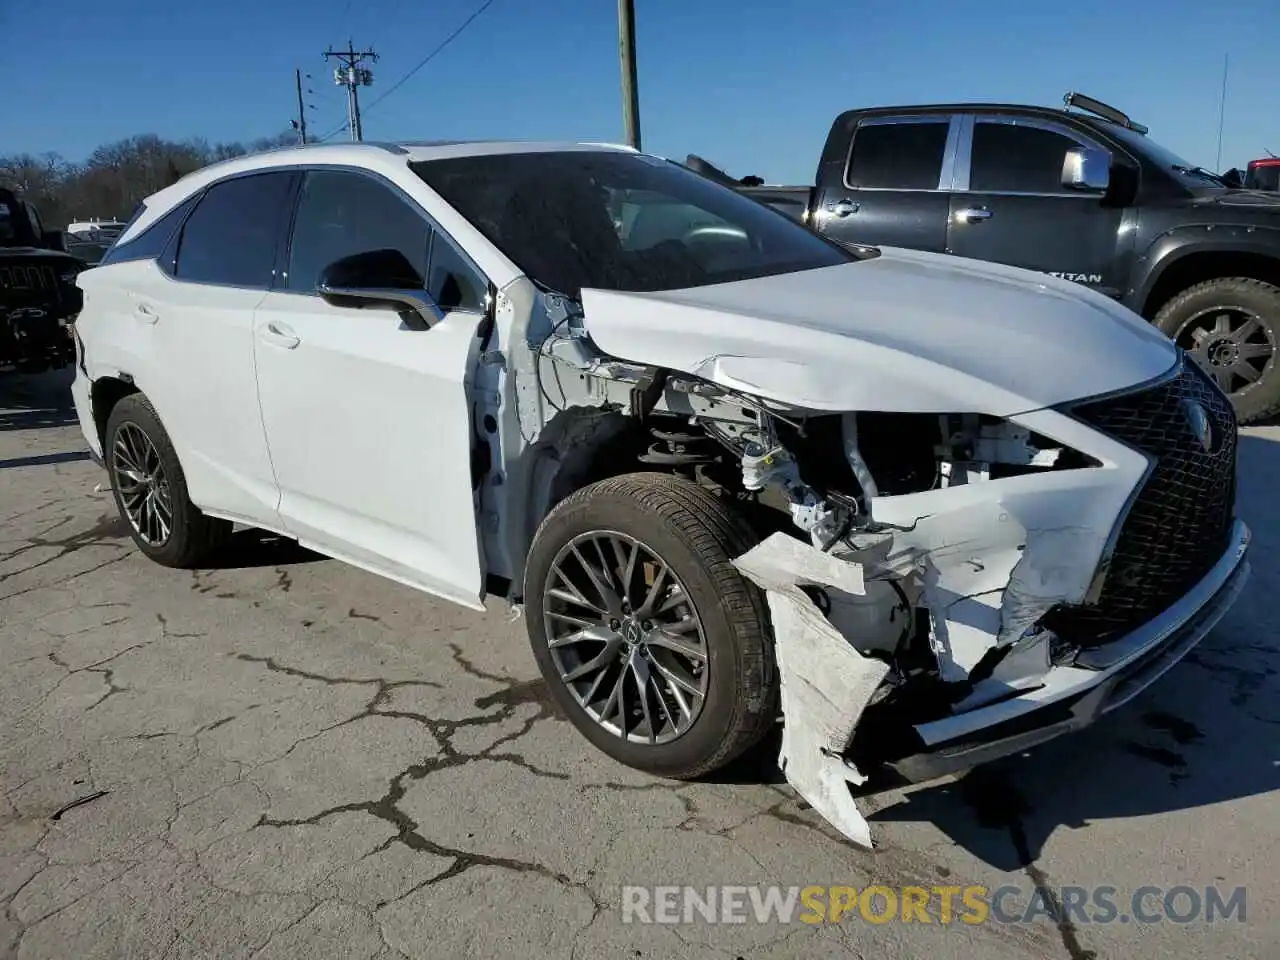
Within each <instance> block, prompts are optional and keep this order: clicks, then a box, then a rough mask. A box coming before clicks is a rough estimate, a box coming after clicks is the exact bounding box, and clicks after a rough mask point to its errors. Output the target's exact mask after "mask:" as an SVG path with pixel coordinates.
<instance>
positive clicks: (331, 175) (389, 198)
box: [284, 170, 431, 293]
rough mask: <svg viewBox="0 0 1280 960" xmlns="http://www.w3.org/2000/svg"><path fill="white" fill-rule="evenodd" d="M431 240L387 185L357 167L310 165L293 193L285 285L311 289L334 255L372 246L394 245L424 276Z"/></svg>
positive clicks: (425, 225) (413, 213)
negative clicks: (355, 169) (293, 213)
mask: <svg viewBox="0 0 1280 960" xmlns="http://www.w3.org/2000/svg"><path fill="white" fill-rule="evenodd" d="M430 240H431V226H430V224H428V223H427V221H426V219H425V218H424V217H423V216H422V215H421V214H420V213H418V212H417V211H416V210H414V209H413V208H412V207H411V206H409V204H408V203H407V202H405V200H403V199H402V198H401V197H399V196H398V195H396V194H395V193H394V192H393V191H392V190H391V188H390V187H387V186H385V185H384V184H382V183H379V182H378V181H377V180H374V179H373V178H372V177H366V176H363V175H361V174H358V173H349V172H346V171H341V170H313V171H311V172H309V173H308V174H307V178H306V180H304V181H303V184H302V194H301V196H300V197H299V199H298V213H297V216H296V217H295V218H294V222H293V242H292V244H291V245H290V249H289V270H288V274H287V275H286V277H285V284H284V286H285V288H286V289H288V290H294V291H298V292H308V293H309V292H311V291H314V290H315V289H316V284H317V282H318V281H319V278H320V272H321V271H322V270H324V268H325V267H327V266H328V265H329V264H331V263H333V261H335V260H338V259H340V258H342V257H346V256H350V255H351V254H353V253H367V252H368V251H371V250H399V251H400V252H401V253H403V254H404V255H405V258H406V259H407V260H408V261H409V263H410V264H412V265H413V269H414V271H415V272H416V273H417V275H418V276H419V277H425V276H426V272H427V251H428V248H429V245H430Z"/></svg>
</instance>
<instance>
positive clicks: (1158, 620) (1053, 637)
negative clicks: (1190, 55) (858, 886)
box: [73, 143, 1249, 843]
mask: <svg viewBox="0 0 1280 960" xmlns="http://www.w3.org/2000/svg"><path fill="white" fill-rule="evenodd" d="M79 283H80V286H81V287H82V289H83V290H84V294H85V305H84V310H83V312H82V313H81V315H80V320H79V322H78V323H77V324H76V328H75V329H76V334H77V336H78V338H79V342H78V345H77V346H78V373H77V377H76V380H75V384H74V388H73V390H74V395H75V402H76V407H77V410H78V412H79V417H80V422H81V426H82V429H83V431H84V434H85V437H86V440H87V441H88V444H89V446H90V448H91V449H92V450H93V452H94V453H95V455H98V456H100V457H101V458H103V459H104V460H105V465H106V468H107V470H108V471H109V473H110V476H111V480H112V485H113V488H114V491H115V497H116V500H117V503H118V505H119V508H120V511H121V513H122V515H123V516H124V517H125V518H126V519H127V520H128V522H129V525H130V528H131V530H132V531H133V537H134V540H135V541H136V543H137V545H138V547H139V549H140V550H141V551H142V552H143V553H145V554H146V555H147V556H149V557H151V558H152V559H154V560H156V561H158V562H160V563H162V564H166V565H171V566H186V565H190V564H194V563H196V562H198V561H199V560H201V559H202V558H204V557H206V556H208V555H209V554H210V552H211V551H213V550H214V549H216V548H217V547H218V545H219V544H221V543H222V542H224V541H225V540H226V538H227V537H228V535H229V534H230V532H231V529H232V524H233V523H241V524H248V525H251V526H254V527H260V528H263V529H267V530H272V531H276V532H278V533H281V534H284V535H286V536H288V537H292V538H296V539H297V540H298V541H300V542H301V543H303V544H305V545H307V546H309V547H312V548H314V549H316V550H318V551H320V552H322V553H326V554H328V555H331V556H333V557H337V558H339V559H342V560H345V561H347V562H349V563H352V564H355V565H356V566H359V567H362V568H364V569H367V570H371V571H374V572H376V573H379V574H382V575H384V576H387V577H390V578H392V579H395V580H398V581H401V582H403V583H406V584H409V585H411V586H414V587H417V588H419V589H421V590H425V591H427V592H429V593H432V594H435V595H437V596H441V597H445V598H448V599H450V600H453V601H455V602H457V603H460V604H464V605H466V606H469V607H472V608H474V609H477V610H479V609H482V602H483V600H484V599H485V597H486V595H487V594H489V593H496V594H498V595H501V596H505V597H508V598H510V599H511V600H513V601H517V602H522V603H523V605H524V609H525V613H526V619H527V625H528V630H529V635H530V638H531V641H532V645H533V652H534V655H535V657H536V659H537V662H538V665H539V667H540V669H541V670H542V673H543V675H544V677H545V678H546V682H547V684H548V685H549V688H550V691H551V693H552V695H553V696H554V697H555V699H556V701H557V703H558V704H559V705H560V707H561V708H562V709H563V710H564V711H565V713H566V714H567V715H568V717H569V718H570V719H571V720H572V721H573V723H574V724H575V725H576V726H577V728H578V729H579V730H580V731H581V732H582V733H583V734H584V735H585V736H586V737H587V738H588V739H590V740H591V741H592V742H593V743H594V744H595V745H596V746H598V747H599V748H600V749H602V750H604V751H605V752H606V753H608V754H609V755H610V756H612V757H614V758H616V759H617V760H619V761H621V762H623V763H625V764H629V765H631V766H634V767H637V768H640V769H644V770H648V771H651V772H653V773H657V774H661V775H666V776H672V777H695V776H698V775H700V774H703V773H706V772H707V771H709V770H712V769H714V768H716V767H718V766H721V765H723V764H724V763H726V762H728V761H729V760H730V759H732V758H733V757H735V756H737V755H738V754H740V753H742V752H743V751H744V750H746V749H747V748H748V747H750V746H751V745H753V744H754V743H756V742H757V741H758V740H759V739H760V738H761V737H762V735H763V734H764V733H765V732H766V731H767V730H768V729H769V728H770V727H771V726H772V725H773V724H774V723H775V722H776V721H777V719H778V717H779V712H781V714H782V717H783V719H784V736H783V748H782V758H781V761H782V764H783V767H784V769H785V771H786V774H787V777H788V779H789V780H790V781H791V783H792V784H793V785H794V786H795V787H796V789H797V790H798V791H799V792H800V793H801V794H802V795H803V796H804V797H805V798H806V799H808V800H809V802H810V803H812V804H813V805H814V807H815V808H816V809H818V810H819V811H820V812H822V813H823V814H824V815H825V816H827V817H828V818H829V819H830V820H831V821H832V822H833V823H834V824H836V825H837V826H838V827H839V828H840V829H841V830H843V831H844V832H845V833H846V834H847V835H849V836H850V837H853V838H854V839H857V840H859V841H860V842H863V843H869V842H870V840H869V834H868V830H867V825H866V823H865V822H864V821H863V820H862V818H861V817H860V816H859V815H858V812H857V810H856V808H855V807H854V804H853V801H852V799H851V793H850V790H849V787H848V785H849V784H850V783H855V784H856V783H860V782H862V781H863V779H864V777H866V776H867V775H870V774H872V773H874V772H875V771H877V770H881V769H885V768H894V769H896V770H897V771H898V772H899V773H901V774H903V775H905V776H907V777H910V778H914V779H920V778H927V777H932V776H934V775H937V774H940V773H945V772H948V771H952V770H956V769H959V768H962V767H964V766H968V765H971V764H973V763H977V762H981V761H983V760H987V759H990V758H993V757H996V756H1000V755H1003V754H1007V753H1010V752H1013V751H1017V750H1022V749H1024V748H1026V747H1027V746H1030V745H1031V744H1034V743H1037V742H1040V741H1042V740H1045V739H1047V738H1049V737H1051V736H1054V735H1056V734H1058V733H1062V732H1064V731H1066V730H1070V729H1074V728H1077V727H1080V726H1082V725H1084V724H1085V723H1087V722H1089V721H1090V720H1092V719H1094V718H1095V717H1097V716H1099V715H1101V714H1102V713H1104V712H1106V711H1108V710H1110V709H1112V708H1114V707H1116V706H1119V705H1120V704H1122V703H1124V702H1126V701H1127V700H1128V699H1129V698H1131V697H1132V696H1133V695H1134V694H1136V693H1137V692H1138V691H1139V690H1141V689H1142V688H1144V687H1145V686H1146V685H1147V684H1149V683H1151V682H1152V681H1153V680H1155V679H1156V678H1157V677H1158V676H1159V675H1160V674H1162V673H1163V672H1164V671H1165V670H1166V669H1168V667H1169V666H1171V665H1172V664H1173V663H1175V662H1176V661H1177V660H1178V659H1179V658H1180V657H1181V656H1182V655H1183V654H1185V653H1186V652H1187V651H1188V650H1189V649H1190V648H1191V647H1192V646H1193V645H1194V644H1195V643H1196V642H1197V641H1198V640H1199V639H1200V638H1201V637H1202V636H1203V635H1204V634H1205V632H1206V631H1207V630H1208V629H1209V628H1210V627H1211V626H1212V625H1213V624H1214V623H1215V622H1217V620H1218V619H1219V618H1221V617H1222V615H1223V614H1224V613H1225V612H1226V610H1227V608H1228V607H1229V606H1230V604H1231V603H1232V601H1233V600H1234V599H1235V597H1236V595H1237V593H1238V592H1239V590H1240V588H1241V586H1242V584H1243V582H1244V580H1245V578H1246V576H1247V572H1248V563H1247V561H1246V559H1245V553H1246V546H1247V543H1248V539H1249V534H1248V531H1247V529H1246V528H1245V527H1244V525H1243V524H1242V523H1240V522H1239V521H1238V520H1236V519H1235V517H1234V514H1233V509H1234V499H1235V498H1234V484H1235V447H1236V424H1235V420H1234V417H1233V414H1232V410H1231V406H1230V403H1229V402H1228V401H1227V399H1226V398H1225V397H1224V395H1223V394H1222V393H1221V391H1219V390H1218V389H1217V387H1215V386H1214V385H1213V383H1212V382H1211V381H1210V380H1208V379H1207V378H1206V377H1205V376H1204V375H1203V374H1202V373H1201V372H1200V371H1199V369H1198V368H1197V367H1196V366H1195V365H1194V364H1192V363H1189V362H1186V361H1185V360H1184V358H1183V356H1182V355H1181V353H1180V352H1179V350H1178V349H1177V348H1176V347H1175V346H1174V345H1173V344H1172V343H1171V342H1170V341H1169V340H1168V339H1166V338H1165V337H1164V336H1163V335H1162V334H1160V333H1159V332H1158V331H1155V330H1153V329H1152V328H1151V327H1150V326H1149V325H1148V324H1147V323H1145V322H1144V321H1143V320H1142V319H1141V318H1139V317H1137V316H1136V315H1134V314H1132V313H1131V312H1129V311H1128V310H1127V309H1125V308H1123V307H1121V306H1119V305H1117V304H1116V303H1114V302H1112V301H1110V300H1108V299H1107V298H1105V297H1103V296H1101V295H1099V294H1095V293H1092V292H1090V291H1088V290H1084V289H1082V288H1080V287H1079V286H1077V285H1074V284H1071V283H1069V282H1067V281H1059V280H1055V279H1052V278H1050V277H1047V276H1044V275H1041V274H1035V273H1029V272H1024V271H1020V270H1016V269H1012V268H1007V267H1001V266H996V265H993V264H988V263H980V262H977V261H965V260H958V259H954V258H948V257H942V256H937V255H931V254H925V253H915V252H909V251H903V250H890V249H883V250H881V249H875V248H862V247H859V248H853V249H849V248H846V247H843V246H840V245H837V244H835V243H832V242H830V241H828V240H825V239H823V238H821V237H819V236H816V235H815V234H813V233H811V232H810V231H808V230H807V229H805V228H804V227H802V226H801V225H799V224H798V223H795V222H793V221H791V220H789V219H788V218H787V217H785V216H783V215H782V214H779V213H776V212H774V211H772V210H770V209H768V208H767V207H765V206H763V205H761V204H758V203H756V202H755V201H753V200H750V199H748V198H746V197H743V196H740V195H739V194H737V193H735V192H734V191H733V190H731V189H729V188H727V187H724V186H721V185H719V184H717V183H713V182H712V181H710V180H708V179H704V178H702V177H700V176H698V175H697V174H695V173H692V172H691V171H689V170H687V169H684V168H683V167H681V166H679V165H677V164H673V163H669V162H667V161H665V160H661V159H658V158H655V157H651V156H646V155H643V154H640V153H636V152H634V151H631V150H628V149H626V148H621V147H610V146H602V145H590V144H568V145H555V144H549V145H548V144H502V143H481V144H434V145H424V144H402V145H376V144H358V145H355V144H353V145H341V146H318V147H302V148H295V149H287V150H281V151H277V152H274V153H268V154H259V155H256V156H252V157H245V158H239V159H236V160H232V161H228V162H226V163H222V164H217V165H214V166H211V167H207V168H205V169H203V170H201V171H199V172H197V173H194V174H192V175H190V176H187V177H185V178H184V179H183V180H181V181H179V182H178V183H177V184H175V185H174V186H172V187H169V188H167V189H165V190H163V191H161V192H160V193H158V194H156V195H155V196H153V197H151V198H150V199H148V200H147V201H146V203H145V205H144V207H143V208H142V209H141V210H140V212H139V213H138V214H137V216H136V217H135V219H134V220H133V222H132V223H131V224H130V225H129V227H128V229H127V230H126V231H125V233H124V234H123V235H122V236H121V238H120V241H119V242H118V243H117V244H116V245H115V247H114V248H113V249H112V250H111V251H110V253H109V254H108V255H107V257H106V258H105V259H104V260H103V263H102V265H101V266H100V267H98V268H97V269H94V270H92V271H89V272H87V273H85V274H83V275H82V276H81V277H80V280H79ZM406 641H407V642H419V641H417V640H414V639H412V638H406Z"/></svg>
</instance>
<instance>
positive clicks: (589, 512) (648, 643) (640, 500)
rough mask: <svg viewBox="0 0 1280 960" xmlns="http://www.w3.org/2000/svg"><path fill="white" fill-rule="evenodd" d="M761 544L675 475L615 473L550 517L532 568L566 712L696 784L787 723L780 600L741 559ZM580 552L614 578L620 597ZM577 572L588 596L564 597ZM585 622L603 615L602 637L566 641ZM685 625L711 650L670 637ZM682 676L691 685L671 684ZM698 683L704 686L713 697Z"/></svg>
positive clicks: (603, 738)
mask: <svg viewBox="0 0 1280 960" xmlns="http://www.w3.org/2000/svg"><path fill="white" fill-rule="evenodd" d="M754 542H755V537H754V536H753V535H752V534H751V532H750V530H749V529H748V528H747V527H746V526H745V524H744V523H743V522H742V521H741V520H740V519H739V518H738V517H737V516H736V515H735V514H734V513H733V512H732V510H731V509H730V508H729V506H728V505H726V504H725V503H724V502H723V501H721V500H719V499H717V498H716V497H714V496H712V495H711V494H710V493H708V492H707V491H706V490H704V489H703V488H702V487H700V486H698V485H697V484H696V483H693V482H691V481H689V480H683V479H679V478H676V477H670V476H666V475H664V474H645V473H638V474H628V475H625V476H621V477H614V478H612V479H608V480H602V481H600V482H599V483H595V484H592V485H591V486H588V487H584V488H583V489H582V490H579V491H578V492H577V493H575V494H573V495H572V496H570V497H569V498H567V499H566V500H564V501H563V502H561V503H560V504H559V505H558V506H557V507H556V508H555V509H554V510H552V511H551V513H550V514H549V515H548V516H547V518H546V519H545V520H544V521H543V523H542V525H541V527H540V528H539V529H538V532H537V535H536V536H535V537H534V541H533V546H532V547H531V549H530V552H529V560H528V564H527V566H526V571H525V585H524V586H525V589H524V598H525V610H526V620H527V624H528V631H529V639H530V642H531V643H532V646H533V655H534V658H535V659H536V660H537V662H538V668H539V669H540V670H541V671H542V676H543V678H544V679H545V680H546V682H547V685H548V687H549V688H550V691H551V695H552V697H553V698H554V699H555V701H556V703H557V704H558V706H559V707H560V709H561V710H562V711H563V712H564V714H565V715H566V716H567V717H568V718H569V720H570V721H571V722H572V723H573V724H574V726H575V727H577V728H578V730H579V732H581V733H582V734H583V735H584V736H585V737H586V738H587V739H588V740H590V741H591V742H592V743H593V744H595V746H596V747H598V748H599V749H600V750H602V751H603V752H604V753H606V754H608V755H609V756H610V757H612V758H613V759H615V760H617V761H619V762H620V763H623V764H626V765H627V766H629V767H634V768H636V769H639V770H644V771H646V772H648V773H654V774H657V775H660V776H666V777H674V778H678V779H687V778H692V777H697V776H700V775H702V774H705V773H707V772H709V771H711V770H715V769H717V768H718V767H722V766H724V765H725V764H727V763H728V762H730V761H731V760H733V759H734V758H735V757H737V756H739V755H740V754H742V753H743V752H744V751H746V750H747V749H748V748H750V747H751V746H753V745H754V744H756V743H757V742H759V740H760V739H761V738H762V737H763V736H764V735H765V733H767V732H768V730H769V729H770V728H771V727H772V725H773V724H774V723H775V722H776V720H777V717H778V703H779V681H778V672H777V665H776V663H775V660H774V655H773V639H772V634H771V631H770V627H769V619H768V606H767V604H766V602H765V598H764V595H763V593H762V592H761V591H760V590H759V589H758V588H757V587H756V586H755V585H754V584H752V583H750V582H749V581H748V580H746V579H745V578H744V577H743V576H742V575H741V574H740V573H739V572H738V570H737V568H736V567H734V566H733V564H732V563H731V562H730V560H731V558H732V557H736V556H738V555H740V554H741V553H744V552H745V551H746V550H748V549H750V547H751V546H752V544H753V543H754ZM600 544H603V546H600V552H596V546H597V545H600ZM633 548H637V549H636V552H635V553H634V554H632V553H631V550H632V549H633ZM575 550H576V553H575ZM580 558H589V559H588V560H587V562H588V563H589V564H590V565H591V569H592V573H594V574H601V575H603V578H606V585H607V586H608V587H610V588H611V589H612V592H613V595H614V603H611V602H610V601H609V600H608V599H606V597H605V593H604V592H603V591H601V590H600V589H598V588H597V586H596V584H595V583H594V582H593V577H592V573H588V572H587V570H588V568H587V567H586V566H584V565H582V564H581V563H580V562H579V560H580ZM629 560H630V562H628V561H629ZM664 568H665V569H664ZM628 569H630V570H631V576H630V577H626V576H624V573H625V571H627V570H628ZM566 573H568V575H569V580H570V581H572V588H576V590H577V591H578V596H579V597H580V598H581V600H583V601H585V602H581V603H579V602H577V601H575V600H572V599H570V600H566V599H565V598H566V596H567V595H568V593H569V591H570V589H571V588H570V587H568V586H566V583H565V581H563V580H562V579H561V575H563V574H566ZM624 580H626V581H627V583H626V585H625V586H624V585H623V581H624ZM654 583H657V584H658V585H659V586H658V587H657V588H654V586H653V584H654ZM553 590H554V591H555V593H552V592H551V591H553ZM628 596H629V597H633V598H634V599H631V600H630V601H629V602H628V603H625V604H623V605H622V607H621V610H622V613H620V614H619V613H618V611H617V610H611V609H610V607H611V606H613V605H615V603H616V601H617V600H618V599H619V598H623V599H625V598H626V597H628ZM650 597H651V599H650ZM646 599H650V604H649V609H648V610H645V609H644V608H645V603H644V600H646ZM593 606H594V608H595V609H594V610H593V609H591V608H592V607H593ZM663 608H666V609H665V610H664V609H663ZM578 618H581V619H580V620H578ZM660 618H670V619H665V620H664V619H660ZM573 621H578V623H590V625H591V627H590V629H591V630H593V631H594V634H593V635H592V638H591V639H586V640H579V641H572V642H570V643H564V642H563V641H564V638H565V636H566V635H567V634H569V633H578V632H580V628H579V626H578V625H577V624H575V623H573ZM613 623H616V624H618V626H617V627H614V626H612V624H613ZM665 628H672V629H671V630H670V631H668V630H667V629H665ZM628 631H629V634H628ZM677 634H678V636H676V639H677V640H681V641H685V642H683V643H682V644H681V645H680V646H681V651H690V650H693V649H694V648H696V649H697V650H698V651H699V654H698V655H693V654H691V653H686V652H681V651H677V650H676V647H674V646H671V645H669V644H670V641H671V638H672V636H673V635H677ZM596 637H599V638H600V639H596ZM553 642H554V643H555V646H554V648H553ZM699 657H701V659H699ZM596 661H600V662H602V663H604V664H605V665H604V666H602V667H600V668H599V669H598V670H596V671H590V672H588V673H587V674H585V675H584V676H582V677H581V678H579V679H572V678H566V677H565V674H566V673H568V674H573V673H575V672H578V671H582V670H584V669H586V667H589V666H590V665H591V663H593V662H596ZM629 671H630V672H629ZM673 671H674V673H675V676H676V677H677V678H678V679H679V681H680V683H676V682H674V681H673V680H672V679H671V678H672V675H673ZM597 675H598V676H599V678H600V679H599V681H596V680H595V679H593V678H594V677H595V676H597ZM618 678H621V679H618ZM643 678H647V679H643ZM689 681H692V685H682V684H688V682H689ZM642 682H643V687H642ZM597 687H598V692H597ZM693 687H699V688H700V690H701V699H700V700H699V699H698V696H697V695H696V693H695V691H694V690H693ZM614 689H618V690H621V691H622V692H621V694H620V695H618V696H620V706H621V709H618V708H617V707H616V706H615V707H614V708H613V709H614V712H613V713H610V712H609V711H610V704H611V703H612V702H613V701H612V700H611V696H613V693H612V691H613V690H614ZM676 690H679V695H677V694H676V693H674V692H673V691H676ZM695 708H696V709H695ZM682 723H683V724H684V726H683V728H681V724H682ZM624 732H625V734H626V735H625V736H624Z"/></svg>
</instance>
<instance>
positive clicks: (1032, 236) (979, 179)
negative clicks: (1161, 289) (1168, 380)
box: [947, 116, 1124, 297]
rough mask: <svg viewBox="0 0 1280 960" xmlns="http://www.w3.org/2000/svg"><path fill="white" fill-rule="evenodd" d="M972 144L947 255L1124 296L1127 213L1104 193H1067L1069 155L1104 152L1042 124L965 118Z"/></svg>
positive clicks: (954, 200)
mask: <svg viewBox="0 0 1280 960" xmlns="http://www.w3.org/2000/svg"><path fill="white" fill-rule="evenodd" d="M966 120H967V121H969V123H967V124H966V128H965V129H966V131H968V130H971V131H972V136H971V137H968V136H962V138H961V149H962V150H963V148H964V144H965V141H971V143H972V149H971V151H970V152H969V154H968V164H967V170H968V180H967V183H966V182H964V180H963V172H964V170H965V169H966V164H965V163H964V162H963V161H964V157H961V162H960V163H959V164H958V165H957V167H958V170H959V171H960V176H958V177H957V180H958V181H959V182H957V184H956V190H955V192H954V193H953V194H952V195H951V216H950V221H949V225H948V229H947V248H948V249H947V252H948V253H953V254H955V255H956V256H960V257H972V258H974V259H976V260H990V261H994V262H995V263H1003V264H1008V265H1009V266H1014V267H1025V268H1027V269H1029V270H1038V271H1041V272H1042V273H1051V274H1054V275H1055V276H1059V277H1063V278H1064V279H1067V280H1074V281H1076V282H1077V283H1082V284H1084V285H1085V286H1088V287H1092V288H1093V289H1095V290H1098V291H1100V292H1102V293H1106V294H1107V295H1108V296H1112V297H1119V296H1121V294H1122V293H1123V292H1124V276H1123V267H1124V262H1123V260H1122V257H1121V250H1122V246H1123V245H1122V243H1121V242H1120V240H1121V238H1120V225H1121V220H1122V218H1123V215H1124V210H1123V209H1122V208H1120V207H1115V206H1106V205H1105V204H1104V201H1103V194H1102V192H1100V191H1099V192H1096V193H1082V192H1079V191H1075V190H1069V189H1067V188H1065V187H1064V186H1063V185H1062V167H1063V161H1064V160H1065V159H1066V155H1067V151H1069V150H1073V149H1075V148H1078V147H1093V148H1097V149H1102V147H1101V145H1100V144H1097V143H1094V142H1092V141H1090V140H1088V139H1086V138H1085V137H1084V135H1083V134H1081V133H1078V132H1077V131H1075V130H1073V129H1070V128H1068V127H1065V126H1063V125H1060V124H1055V123H1053V122H1052V121H1047V120H1042V119H1040V118H1023V117H1017V118H1012V117H994V116H993V117H983V116H978V117H972V118H966Z"/></svg>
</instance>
